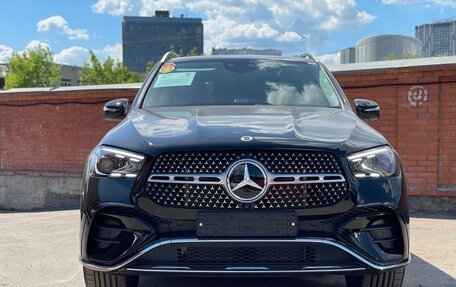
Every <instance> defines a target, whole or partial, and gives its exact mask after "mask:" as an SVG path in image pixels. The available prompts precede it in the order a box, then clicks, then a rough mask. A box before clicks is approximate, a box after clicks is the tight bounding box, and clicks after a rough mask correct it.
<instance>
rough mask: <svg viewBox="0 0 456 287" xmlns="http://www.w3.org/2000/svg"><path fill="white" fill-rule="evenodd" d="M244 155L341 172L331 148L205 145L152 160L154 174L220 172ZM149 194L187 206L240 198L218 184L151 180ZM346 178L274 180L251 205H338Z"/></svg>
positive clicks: (277, 169) (274, 165) (215, 205)
mask: <svg viewBox="0 0 456 287" xmlns="http://www.w3.org/2000/svg"><path fill="white" fill-rule="evenodd" d="M241 159H252V160H256V161H258V162H259V163H261V164H262V165H263V166H264V167H265V168H266V169H267V170H268V172H270V173H271V174H274V175H284V176H286V175H288V174H306V175H312V174H320V175H325V174H328V175H333V174H342V167H341V165H340V163H339V161H338V159H337V158H336V157H335V156H334V155H333V154H331V153H326V152H313V151H312V152H310V151H256V152H243V151H206V152H178V153H164V154H160V155H159V156H158V157H157V158H156V160H155V161H154V163H153V165H152V168H151V174H153V175H154V176H160V174H163V175H166V174H174V175H179V174H182V175H187V174H201V175H212V174H213V175H216V174H222V173H224V172H226V171H227V169H228V168H229V167H230V165H231V164H233V163H234V162H236V161H238V160H241ZM145 191H146V194H147V196H148V197H149V199H150V200H151V201H152V202H154V203H156V204H158V205H160V206H163V207H171V208H185V209H205V210H206V209H212V210H218V209H239V208H241V207H242V204H239V202H237V201H235V200H234V199H232V198H231V197H230V196H229V195H228V193H227V191H226V187H225V186H223V185H220V184H215V183H214V184H211V183H209V182H205V183H196V182H192V183H183V182H179V183H175V182H151V181H149V182H147V183H146V186H145ZM348 191H349V188H348V183H347V182H346V181H341V182H318V183H315V182H313V183H294V184H290V183H287V184H280V183H277V184H275V185H270V186H269V187H268V190H267V192H266V193H265V195H264V196H263V197H262V198H260V199H259V200H257V201H256V202H254V203H252V204H251V208H254V209H260V210H266V209H268V210H269V209H306V208H320V207H329V206H332V205H335V204H337V203H339V202H340V201H342V200H343V199H345V198H346V197H347V195H348Z"/></svg>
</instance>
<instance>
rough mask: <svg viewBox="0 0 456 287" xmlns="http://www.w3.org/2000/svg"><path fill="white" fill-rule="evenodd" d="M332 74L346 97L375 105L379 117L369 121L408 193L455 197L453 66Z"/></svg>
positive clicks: (455, 79)
mask: <svg viewBox="0 0 456 287" xmlns="http://www.w3.org/2000/svg"><path fill="white" fill-rule="evenodd" d="M334 74H335V76H336V78H337V80H338V81H339V83H340V85H341V86H342V88H343V90H344V92H345V94H346V95H347V97H348V98H349V99H350V100H351V101H352V100H353V99H355V98H368V99H371V100H374V101H377V102H378V103H379V104H380V107H381V116H380V120H378V121H372V122H370V123H369V124H371V125H372V126H373V127H374V128H375V129H377V130H378V131H380V132H381V133H382V134H383V135H385V137H386V138H387V139H388V141H389V142H390V143H391V144H392V145H393V146H394V148H395V149H396V150H397V152H398V153H399V155H400V156H401V159H402V163H403V165H404V168H405V172H406V175H407V183H408V189H409V194H410V195H427V196H456V65H436V66H422V67H404V68H395V69H377V70H365V71H341V72H334ZM409 94H410V96H411V98H410V99H409ZM426 95H427V101H421V102H420V101H419V100H420V99H422V100H425V96H426ZM410 100H411V101H410Z"/></svg>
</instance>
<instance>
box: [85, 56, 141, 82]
mask: <svg viewBox="0 0 456 287" xmlns="http://www.w3.org/2000/svg"><path fill="white" fill-rule="evenodd" d="M143 79H144V75H143V74H139V73H135V72H130V71H128V68H127V67H125V66H124V65H123V64H122V63H121V62H119V61H114V59H112V58H111V57H108V58H107V59H106V60H105V61H104V62H100V60H98V58H97V56H96V55H95V53H94V52H93V51H90V63H87V62H85V63H84V66H83V67H82V72H81V77H80V79H79V81H80V82H81V85H105V84H121V83H135V82H141V81H143Z"/></svg>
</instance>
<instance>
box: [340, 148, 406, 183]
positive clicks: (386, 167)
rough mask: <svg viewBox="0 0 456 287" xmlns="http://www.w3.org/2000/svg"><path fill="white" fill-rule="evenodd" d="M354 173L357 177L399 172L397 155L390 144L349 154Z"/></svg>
mask: <svg viewBox="0 0 456 287" xmlns="http://www.w3.org/2000/svg"><path fill="white" fill-rule="evenodd" d="M347 158H348V161H349V162H350V165H351V168H352V171H353V174H354V175H355V176H356V177H359V178H362V177H385V176H392V175H394V174H396V172H397V163H396V155H395V153H394V151H393V149H392V148H390V147H388V146H384V147H380V148H374V149H370V150H367V151H362V152H358V153H354V154H351V155H349V156H348V157H347Z"/></svg>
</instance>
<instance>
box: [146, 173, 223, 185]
mask: <svg viewBox="0 0 456 287" xmlns="http://www.w3.org/2000/svg"><path fill="white" fill-rule="evenodd" d="M154 177H168V178H169V179H154ZM176 177H189V178H193V180H177V179H176ZM201 178H203V180H202V179H201ZM204 178H213V179H217V180H218V181H210V180H204ZM225 178H226V175H225V174H201V173H195V174H194V173H185V174H170V173H157V174H151V175H150V176H149V178H148V179H147V181H149V182H158V183H183V184H215V185H225Z"/></svg>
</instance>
